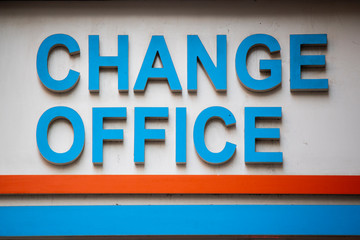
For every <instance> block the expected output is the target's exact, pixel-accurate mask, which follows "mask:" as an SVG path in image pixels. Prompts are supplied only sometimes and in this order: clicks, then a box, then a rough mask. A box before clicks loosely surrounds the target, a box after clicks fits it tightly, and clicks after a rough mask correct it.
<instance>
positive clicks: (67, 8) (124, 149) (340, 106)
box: [0, 1, 360, 205]
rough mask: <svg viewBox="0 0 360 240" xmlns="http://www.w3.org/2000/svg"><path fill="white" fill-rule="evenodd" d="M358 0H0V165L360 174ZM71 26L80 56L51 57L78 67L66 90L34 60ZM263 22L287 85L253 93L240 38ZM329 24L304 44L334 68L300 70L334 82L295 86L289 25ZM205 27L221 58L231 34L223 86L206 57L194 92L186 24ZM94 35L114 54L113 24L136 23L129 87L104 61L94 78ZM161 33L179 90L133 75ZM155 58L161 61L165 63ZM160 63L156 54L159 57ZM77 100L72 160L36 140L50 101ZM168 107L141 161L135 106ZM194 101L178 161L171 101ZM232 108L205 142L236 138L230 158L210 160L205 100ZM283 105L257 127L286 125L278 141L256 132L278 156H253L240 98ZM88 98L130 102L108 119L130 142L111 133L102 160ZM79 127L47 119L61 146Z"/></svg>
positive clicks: (57, 64) (7, 168) (7, 199)
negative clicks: (223, 41) (200, 134)
mask: <svg viewBox="0 0 360 240" xmlns="http://www.w3.org/2000/svg"><path fill="white" fill-rule="evenodd" d="M359 10H360V4H359V3H357V2H356V1H341V2H340V1H316V2H313V1H298V2H289V1H118V2H87V3H79V2H63V3H59V2H54V3H48V2H35V3H6V2H5V3H1V5H0V36H1V37H0V52H1V57H0V72H1V77H0V78H1V79H0V88H1V90H2V92H1V96H0V98H1V101H0V110H1V112H2V114H1V115H2V116H1V117H0V132H1V136H0V145H1V146H2V147H1V151H0V174H2V175H12V174H14V175H16V174H288V175H311V174H314V175H358V174H359V173H360V161H359V157H358V151H357V150H358V145H359V140H358V135H359V134H360V127H359V124H358V122H359V118H360V110H359V107H358V103H359V102H360V95H359V94H357V92H358V90H359V89H360V81H359V76H360V70H359V68H358V65H359V63H360V55H359V54H360V40H359V39H360V32H359V30H358V23H359V22H360V16H359V14H358V13H359ZM56 33H65V34H68V35H70V36H72V37H73V38H74V39H75V40H76V41H77V42H78V44H79V46H80V51H81V53H80V56H75V57H70V56H69V55H68V54H67V52H66V50H65V49H63V48H57V49H55V50H54V51H53V52H52V53H51V55H50V58H49V71H50V73H51V75H52V76H54V78H59V79H62V78H64V77H65V76H66V74H67V71H68V69H69V68H71V69H74V70H76V71H78V72H80V74H81V77H80V81H79V83H78V85H77V86H76V87H75V88H74V89H73V90H72V91H71V92H69V93H65V94H55V93H51V92H49V91H48V90H47V89H46V88H44V87H43V85H42V84H41V82H40V80H39V79H38V76H37V72H36V54H37V51H38V48H39V46H40V44H41V42H42V41H43V40H44V39H45V38H46V37H48V36H50V35H52V34H56ZM256 33H265V34H269V35H272V36H273V37H275V38H276V39H277V40H278V42H279V43H280V46H281V52H280V54H278V55H275V57H274V59H281V60H282V74H283V77H282V85H281V86H280V87H279V88H277V89H275V90H272V91H270V92H267V93H252V92H250V91H248V90H246V89H245V88H244V87H242V86H241V84H240V82H239V80H238V78H237V75H236V71H235V53H236V50H237V48H238V46H239V44H240V43H241V41H242V40H244V39H245V38H246V37H247V36H249V35H252V34H256ZM319 33H325V34H327V38H328V45H327V48H318V47H315V48H310V49H305V50H304V53H306V54H314V55H318V54H324V55H326V68H325V70H324V69H320V70H319V69H310V70H305V71H304V72H303V78H328V79H329V91H328V92H321V93H320V92H310V93H292V92H290V82H289V75H290V73H289V66H290V65H289V61H290V59H289V58H290V54H289V50H290V48H289V41H290V40H289V39H290V37H289V36H290V34H319ZM189 34H196V35H199V37H200V39H201V40H202V42H203V44H204V46H205V47H206V49H207V50H208V52H209V54H210V56H211V57H212V59H213V60H215V59H216V35H218V34H225V35H227V48H228V49H227V54H228V55H227V61H228V66H227V83H228V90H227V92H226V93H221V94H219V93H217V92H216V91H215V90H214V88H213V86H212V85H211V83H210V81H209V79H208V77H207V76H206V74H205V73H204V72H203V71H202V70H201V68H200V67H199V75H198V91H197V94H189V93H188V92H187V90H186V89H187V87H186V86H187V82H186V81H187V79H186V73H187V67H186V63H187V55H186V49H187V40H186V38H187V35H189ZM88 35H99V36H100V49H101V50H100V51H101V54H102V55H116V54H117V35H129V86H130V90H129V93H128V94H124V93H119V92H118V91H117V73H116V71H115V70H114V71H113V70H102V71H101V74H100V93H99V94H90V92H89V90H88V54H89V52H88ZM153 35H164V37H165V39H166V42H167V45H168V48H169V51H170V53H171V56H172V60H173V63H174V65H175V68H176V71H177V74H178V76H179V79H180V82H181V85H182V87H183V91H182V93H181V94H174V93H171V91H170V90H169V87H168V85H167V83H166V82H155V81H152V82H149V84H148V86H147V88H146V91H145V93H144V94H138V93H134V91H133V90H132V89H133V86H134V84H135V80H136V77H137V74H138V72H139V69H140V67H141V64H142V61H143V59H144V56H145V53H146V50H147V47H148V45H149V41H150V38H151V36H153ZM264 58H266V59H268V58H270V56H269V54H268V53H267V51H266V50H265V49H264V48H257V49H254V50H253V51H251V54H250V55H249V58H248V69H249V72H250V73H251V75H252V76H254V77H257V78H264V77H266V75H261V74H260V73H259V71H258V68H259V65H258V61H259V59H264ZM157 64H158V63H157ZM157 66H158V65H157ZM59 105H63V106H68V107H71V108H73V109H75V110H76V111H77V112H78V113H79V114H80V116H81V117H82V120H83V122H84V125H85V132H86V139H85V149H84V152H83V154H82V156H81V157H80V158H79V159H78V160H77V161H76V162H74V163H73V164H70V165H68V166H54V165H51V164H49V163H48V162H46V161H45V160H44V159H42V157H41V155H40V153H39V151H38V149H37V146H36V140H35V133H36V125H37V122H38V120H39V118H40V116H41V114H42V113H43V112H44V111H46V110H47V109H48V108H51V107H54V106H59ZM159 106H161V107H169V119H168V120H167V121H152V122H150V123H149V124H147V127H149V128H164V129H165V131H166V141H165V143H150V144H147V145H146V150H145V152H146V156H145V164H144V165H143V166H138V165H135V164H134V162H133V151H134V147H133V145H134V134H133V129H134V107H159ZM183 106H185V107H187V113H188V118H187V123H188V129H187V139H188V141H187V149H188V152H187V164H186V165H185V166H178V165H176V164H175V150H174V146H175V108H176V107H183ZM209 106H223V107H226V108H228V109H229V110H231V111H232V113H233V114H234V115H235V118H236V120H237V122H236V126H235V127H232V128H229V129H225V128H224V127H223V124H222V123H221V122H220V121H214V122H212V123H211V124H209V126H208V127H207V130H206V143H207V144H208V147H209V149H210V150H213V151H220V150H221V149H222V148H223V146H224V144H225V141H231V142H233V143H235V144H237V151H236V155H235V156H234V158H233V159H232V160H230V161H229V162H228V163H226V164H223V165H219V166H212V165H209V164H207V163H205V162H204V161H202V160H201V159H200V158H199V157H198V155H197V154H196V151H195V148H194V145H193V140H192V128H193V125H194V122H195V119H196V117H197V115H198V114H199V113H200V112H201V111H202V110H203V109H205V108H206V107H209ZM245 106H279V107H282V112H283V117H282V120H281V121H264V122H260V123H259V125H258V127H278V128H280V131H281V141H280V143H277V142H270V143H269V142H268V143H259V144H258V148H257V150H258V151H281V152H283V154H284V162H283V164H282V165H255V166H254V165H252V166H249V165H245V163H244V107H245ZM92 107H127V116H128V117H127V120H126V121H110V122H107V123H106V124H105V126H106V127H109V128H123V129H124V142H123V143H106V144H105V148H104V164H103V166H94V165H93V164H92V161H91V149H92V145H91V144H92V138H91V136H92V130H91V129H92V117H91V113H92ZM72 138H73V134H72V130H71V127H70V125H69V124H68V123H67V122H66V121H58V122H57V123H56V124H54V125H53V126H52V128H51V129H50V131H49V142H50V144H51V146H52V147H53V148H54V150H57V151H65V150H67V149H68V148H69V147H70V145H71V143H72ZM204 203H205V204H256V203H269V204H278V203H280V204H281V203H294V204H317V203H319V204H359V198H358V197H356V196H353V197H349V196H334V197H327V196H321V197H320V196H316V197H315V196H303V197H299V196H239V195H235V196H219V195H215V196H181V195H176V196H151V195H145V196H136V195H135V196H127V195H125V196H123V195H122V196H112V195H109V196H26V197H17V196H1V197H0V204H1V205H63V204H66V205H72V204H77V205H79V204H97V205H99V204H100V205H102V204H105V205H107V204H110V205H111V204H204Z"/></svg>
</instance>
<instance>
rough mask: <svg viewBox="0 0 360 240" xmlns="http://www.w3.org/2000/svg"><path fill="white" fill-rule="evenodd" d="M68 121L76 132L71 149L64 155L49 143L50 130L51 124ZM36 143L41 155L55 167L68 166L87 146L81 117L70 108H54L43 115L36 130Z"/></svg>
mask: <svg viewBox="0 0 360 240" xmlns="http://www.w3.org/2000/svg"><path fill="white" fill-rule="evenodd" d="M59 118H63V119H67V120H68V121H69V122H70V123H71V125H72V127H73V131H74V141H73V144H72V145H71V147H70V149H69V150H68V151H67V152H64V153H58V152H55V151H53V150H52V149H51V148H50V146H49V142H48V130H49V126H50V124H51V123H52V122H53V121H55V120H57V119H59ZM36 142H37V145H38V148H39V151H40V154H41V155H42V156H43V157H44V158H45V160H47V161H48V162H50V163H52V164H55V165H66V164H70V163H72V162H73V161H75V160H76V159H77V158H78V157H80V155H81V153H82V151H83V149H84V145H85V129H84V124H83V121H82V119H81V117H80V115H79V114H78V113H77V112H76V111H75V110H73V109H71V108H69V107H61V106H59V107H53V108H50V109H48V110H47V111H46V112H44V113H43V115H41V117H40V119H39V122H38V125H37V128H36Z"/></svg>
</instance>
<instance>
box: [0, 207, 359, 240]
mask: <svg viewBox="0 0 360 240" xmlns="http://www.w3.org/2000/svg"><path fill="white" fill-rule="evenodd" d="M76 235H360V205H355V206H354V205H351V206H349V205H316V206H314V205H303V206H300V205H160V206H150V205H148V206H143V205H140V206H138V205H137V206H135V205H131V206H30V207H23V206H21V207H0V236H76Z"/></svg>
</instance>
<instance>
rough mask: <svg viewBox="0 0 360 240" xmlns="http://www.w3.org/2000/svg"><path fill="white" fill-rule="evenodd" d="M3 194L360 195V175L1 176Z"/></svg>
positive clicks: (0, 183) (0, 182)
mask: <svg viewBox="0 0 360 240" xmlns="http://www.w3.org/2000/svg"><path fill="white" fill-rule="evenodd" d="M0 194H360V176H339V175H336V176H328V175H326V176H320V175H312V176H310V175H0Z"/></svg>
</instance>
